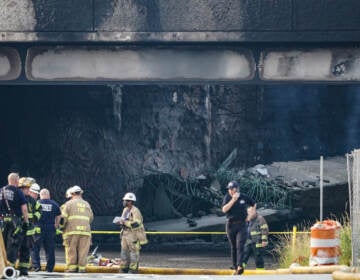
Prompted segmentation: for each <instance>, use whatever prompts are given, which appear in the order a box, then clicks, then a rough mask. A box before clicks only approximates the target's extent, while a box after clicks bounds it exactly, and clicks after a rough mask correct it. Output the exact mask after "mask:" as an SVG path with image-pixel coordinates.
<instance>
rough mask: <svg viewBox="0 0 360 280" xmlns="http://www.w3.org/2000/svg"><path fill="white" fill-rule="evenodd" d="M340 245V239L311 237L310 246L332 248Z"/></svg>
mask: <svg viewBox="0 0 360 280" xmlns="http://www.w3.org/2000/svg"><path fill="white" fill-rule="evenodd" d="M339 245H340V239H337V238H335V239H320V238H311V239H310V247H311V248H314V247H315V248H327V247H328V248H330V247H337V246H339Z"/></svg>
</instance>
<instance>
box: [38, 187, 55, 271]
mask: <svg viewBox="0 0 360 280" xmlns="http://www.w3.org/2000/svg"><path fill="white" fill-rule="evenodd" d="M39 203H40V204H41V208H42V215H41V218H40V220H39V223H38V224H37V226H38V227H39V228H40V234H37V235H36V237H35V238H36V239H35V246H34V249H33V251H32V266H33V269H34V271H39V270H40V268H41V267H40V249H41V245H44V249H45V255H46V271H48V272H52V271H53V270H54V266H55V235H56V234H55V233H56V229H57V228H58V227H59V222H60V217H61V216H60V215H61V211H60V207H59V205H58V204H57V203H56V202H55V201H54V200H52V199H50V192H49V190H47V189H42V190H41V191H40V200H39Z"/></svg>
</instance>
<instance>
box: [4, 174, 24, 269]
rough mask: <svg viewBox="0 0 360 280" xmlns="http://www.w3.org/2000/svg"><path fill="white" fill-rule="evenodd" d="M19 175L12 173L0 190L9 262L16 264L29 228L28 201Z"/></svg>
mask: <svg viewBox="0 0 360 280" xmlns="http://www.w3.org/2000/svg"><path fill="white" fill-rule="evenodd" d="M18 185H19V175H18V174H17V173H10V174H9V176H8V185H7V186H5V187H3V188H1V192H0V220H1V221H2V222H3V229H2V234H3V239H4V243H5V248H6V255H7V259H8V262H9V263H10V264H11V265H12V266H14V265H15V262H16V259H17V257H18V253H19V249H20V246H21V243H22V242H23V239H24V238H25V234H26V231H27V230H28V228H29V216H28V210H27V201H26V199H25V196H24V194H23V192H22V191H21V190H20V189H19V188H18Z"/></svg>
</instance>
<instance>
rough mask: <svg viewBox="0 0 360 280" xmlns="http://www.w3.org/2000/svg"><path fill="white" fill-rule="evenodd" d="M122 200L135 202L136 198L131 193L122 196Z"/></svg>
mask: <svg viewBox="0 0 360 280" xmlns="http://www.w3.org/2000/svg"><path fill="white" fill-rule="evenodd" d="M123 200H131V201H136V196H135V194H133V193H132V192H128V193H126V194H125V195H124V197H123Z"/></svg>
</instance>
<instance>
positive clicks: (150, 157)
mask: <svg viewBox="0 0 360 280" xmlns="http://www.w3.org/2000/svg"><path fill="white" fill-rule="evenodd" d="M1 93H2V94H1V102H2V104H8V105H14V104H15V105H16V110H15V111H14V107H13V106H4V107H3V108H2V110H1V111H0V130H1V131H3V132H4V134H3V135H4V136H3V137H1V138H0V147H1V152H0V172H1V173H0V174H1V178H3V179H2V180H3V183H4V184H5V179H6V175H7V172H8V171H10V170H17V171H19V172H20V173H21V174H22V175H25V176H32V177H35V178H36V179H37V180H38V182H39V183H40V184H41V186H44V187H48V188H49V189H50V190H51V191H52V193H53V195H54V198H56V200H58V201H59V202H61V201H63V200H64V192H65V190H66V189H67V188H68V187H69V186H70V185H74V184H79V185H81V186H83V187H84V188H85V197H86V198H87V199H89V200H90V201H91V202H92V204H93V207H94V210H95V212H96V214H97V215H115V214H117V213H118V211H119V209H120V208H121V195H123V193H124V192H125V191H126V190H135V191H136V192H137V191H138V189H139V188H142V187H143V188H149V187H150V186H148V185H146V184H144V178H145V177H146V176H150V175H152V174H169V175H170V176H177V177H179V178H183V179H184V180H186V179H187V178H195V177H197V176H199V175H202V174H203V175H205V176H208V175H211V173H212V172H214V170H216V169H217V168H219V166H220V164H221V163H222V162H223V161H224V159H225V158H226V157H227V156H228V155H229V154H230V153H231V152H232V151H233V149H235V148H236V149H238V155H237V157H236V159H235V161H234V163H233V165H232V167H237V168H239V169H241V168H242V167H249V166H252V165H255V164H257V163H269V162H273V161H289V160H302V159H316V158H318V156H320V155H326V156H333V155H343V154H344V153H346V152H347V151H349V150H350V149H352V148H354V147H356V146H358V145H360V142H359V139H360V130H359V125H358V121H359V114H360V110H359V108H360V106H359V105H358V104H359V102H357V99H358V97H357V96H359V93H360V88H359V86H318V85H290V86H289V85H279V86H252V85H227V86H225V85H216V86H207V85H205V86H176V85H173V86H156V85H153V86H146V85H143V86H130V85H128V86H120V87H107V86H6V87H5V86H2V87H1ZM169 184H171V182H170V183H169ZM151 190H152V191H153V192H154V193H152V194H151V195H155V196H156V194H155V192H156V191H157V190H156V188H152V189H151ZM145 192H146V191H145ZM137 193H138V192H137ZM150 197H151V196H150ZM150 197H149V196H148V197H146V198H145V197H141V196H140V197H139V202H140V205H141V200H147V199H150ZM154 203H157V204H158V202H154ZM163 204H165V200H164V202H161V203H160V204H158V205H163ZM342 209H343V208H342ZM159 211H160V212H162V211H165V210H164V209H163V210H159ZM162 215H163V216H164V217H165V216H166V215H167V213H162Z"/></svg>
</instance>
